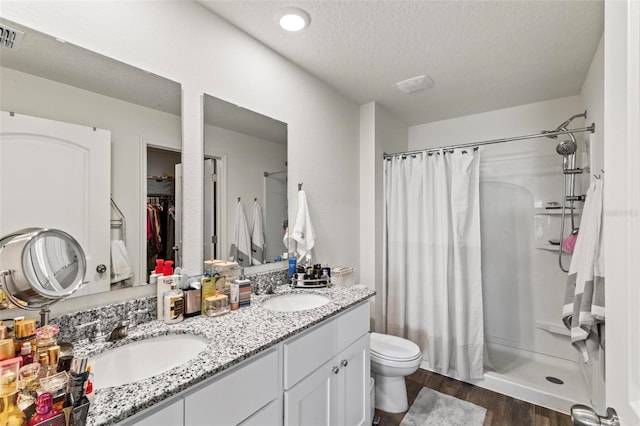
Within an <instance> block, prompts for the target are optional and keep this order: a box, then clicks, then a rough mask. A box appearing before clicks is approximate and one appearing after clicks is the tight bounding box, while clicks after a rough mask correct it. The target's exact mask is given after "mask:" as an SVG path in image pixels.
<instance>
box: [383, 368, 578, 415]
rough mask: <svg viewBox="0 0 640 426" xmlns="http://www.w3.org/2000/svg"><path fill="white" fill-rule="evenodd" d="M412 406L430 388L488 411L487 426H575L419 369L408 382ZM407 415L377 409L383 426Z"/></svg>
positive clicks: (530, 406) (546, 412) (518, 402)
mask: <svg viewBox="0 0 640 426" xmlns="http://www.w3.org/2000/svg"><path fill="white" fill-rule="evenodd" d="M406 382H407V397H408V399H409V406H411V404H412V403H413V401H414V400H415V399H416V396H418V393H419V392H420V390H421V389H422V387H424V386H426V387H428V388H431V389H433V390H436V391H438V392H441V393H444V394H447V395H451V396H454V397H456V398H459V399H462V400H465V401H469V402H472V403H474V404H476V405H479V406H481V407H484V408H486V409H487V417H486V418H485V421H484V426H572V425H573V423H572V422H571V417H569V416H567V415H566V414H562V413H559V412H557V411H553V410H549V409H547V408H544V407H540V406H537V405H534V404H529V403H528V402H524V401H521V400H519V399H514V398H511V397H509V396H505V395H502V394H499V393H496V392H492V391H490V390H487V389H483V388H480V387H477V386H473V385H470V384H468V383H464V382H460V381H458V380H454V379H450V378H448V377H445V376H442V375H440V374H436V373H431V372H429V371H426V370H423V369H419V370H418V371H416V372H415V373H413V374H412V375H411V376H408V377H407V379H406ZM404 414H405V413H398V414H390V413H386V412H384V411H380V410H378V409H376V415H377V416H380V426H397V425H399V424H400V422H401V421H402V418H403V417H404Z"/></svg>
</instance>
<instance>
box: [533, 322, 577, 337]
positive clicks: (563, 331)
mask: <svg viewBox="0 0 640 426" xmlns="http://www.w3.org/2000/svg"><path fill="white" fill-rule="evenodd" d="M536 328H537V329H539V330H544V331H548V332H549V333H553V334H559V335H561V336H571V332H570V331H569V330H567V327H565V326H564V324H562V323H555V322H547V321H536Z"/></svg>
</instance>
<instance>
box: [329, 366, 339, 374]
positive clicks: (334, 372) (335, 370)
mask: <svg viewBox="0 0 640 426" xmlns="http://www.w3.org/2000/svg"><path fill="white" fill-rule="evenodd" d="M331 371H333V374H338V373H339V372H340V369H339V368H338V367H337V366H334V367H331Z"/></svg>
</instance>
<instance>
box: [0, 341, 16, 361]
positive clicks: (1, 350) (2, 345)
mask: <svg viewBox="0 0 640 426" xmlns="http://www.w3.org/2000/svg"><path fill="white" fill-rule="evenodd" d="M15 356H16V345H15V342H14V341H13V339H3V340H0V361H4V360H5V359H9V358H14V357H15Z"/></svg>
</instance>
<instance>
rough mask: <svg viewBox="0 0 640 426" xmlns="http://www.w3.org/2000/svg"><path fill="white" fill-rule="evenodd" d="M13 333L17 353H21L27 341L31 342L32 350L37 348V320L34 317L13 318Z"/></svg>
mask: <svg viewBox="0 0 640 426" xmlns="http://www.w3.org/2000/svg"><path fill="white" fill-rule="evenodd" d="M13 334H14V341H15V351H16V353H15V355H20V349H21V348H22V345H23V344H24V343H25V342H30V343H31V350H32V351H35V350H36V349H37V345H38V341H37V338H36V320H35V319H33V318H26V319H25V318H24V317H18V318H14V320H13Z"/></svg>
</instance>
